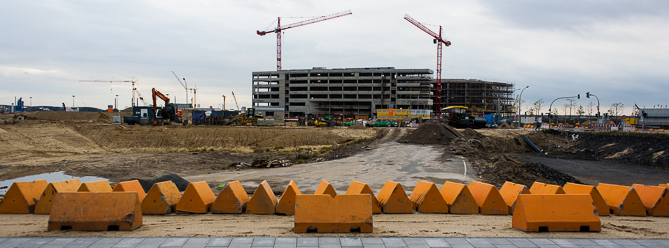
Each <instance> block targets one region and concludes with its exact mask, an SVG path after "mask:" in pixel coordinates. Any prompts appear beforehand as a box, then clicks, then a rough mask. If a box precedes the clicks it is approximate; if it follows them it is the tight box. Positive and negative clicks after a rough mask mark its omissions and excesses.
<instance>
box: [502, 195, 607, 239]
mask: <svg viewBox="0 0 669 248" xmlns="http://www.w3.org/2000/svg"><path fill="white" fill-rule="evenodd" d="M511 226H513V227H514V228H518V229H520V230H523V231H526V232H542V231H543V232H578V231H587V232H593V231H596V232H598V231H601V230H602V224H601V220H600V219H599V215H597V211H596V210H595V205H594V203H593V202H592V197H590V195H565V194H548V195H535V194H521V195H519V196H518V200H517V201H516V208H515V209H514V211H513V217H512V218H511Z"/></svg>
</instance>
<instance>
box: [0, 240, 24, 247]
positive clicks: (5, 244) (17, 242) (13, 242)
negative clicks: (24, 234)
mask: <svg viewBox="0 0 669 248" xmlns="http://www.w3.org/2000/svg"><path fill="white" fill-rule="evenodd" d="M30 240H31V238H11V239H7V240H5V241H4V242H2V243H0V247H2V248H5V247H7V248H9V247H11V248H14V247H17V246H19V245H21V244H23V243H26V242H28V241H30Z"/></svg>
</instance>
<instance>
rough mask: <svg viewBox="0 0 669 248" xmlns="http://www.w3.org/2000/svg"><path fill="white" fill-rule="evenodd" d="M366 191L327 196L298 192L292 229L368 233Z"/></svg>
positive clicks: (369, 217)
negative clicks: (363, 192)
mask: <svg viewBox="0 0 669 248" xmlns="http://www.w3.org/2000/svg"><path fill="white" fill-rule="evenodd" d="M370 198H371V196H370V195H368V194H359V195H352V194H345V195H337V196H335V197H334V198H332V197H330V196H328V195H302V194H300V195H297V196H296V199H295V201H296V204H295V229H294V230H295V232H296V233H306V232H319V233H332V232H335V233H342V232H363V233H371V232H372V231H373V229H374V227H373V221H372V204H371V203H372V201H371V199H370Z"/></svg>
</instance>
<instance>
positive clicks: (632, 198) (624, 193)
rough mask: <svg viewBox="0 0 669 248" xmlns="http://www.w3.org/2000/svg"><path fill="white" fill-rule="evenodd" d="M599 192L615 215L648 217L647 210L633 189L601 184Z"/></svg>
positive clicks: (598, 186)
mask: <svg viewBox="0 0 669 248" xmlns="http://www.w3.org/2000/svg"><path fill="white" fill-rule="evenodd" d="M597 190H598V191H599V193H600V194H602V198H604V201H605V202H606V205H608V206H609V213H612V214H615V215H631V216H646V208H645V207H644V206H643V202H642V201H641V198H640V197H639V194H637V192H636V190H634V188H632V187H628V186H621V185H614V184H606V183H600V184H599V185H597Z"/></svg>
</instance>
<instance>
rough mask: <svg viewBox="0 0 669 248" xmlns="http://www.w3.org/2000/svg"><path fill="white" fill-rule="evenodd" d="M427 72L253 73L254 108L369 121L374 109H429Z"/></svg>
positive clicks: (321, 70)
mask: <svg viewBox="0 0 669 248" xmlns="http://www.w3.org/2000/svg"><path fill="white" fill-rule="evenodd" d="M432 73H433V71H432V70H430V69H395V68H394V67H382V68H346V69H325V68H318V67H315V68H313V69H300V70H280V71H260V72H253V106H254V107H274V108H282V109H284V110H285V113H286V117H298V116H307V115H310V114H313V115H321V116H322V115H332V116H335V115H343V116H369V117H373V116H374V115H375V114H376V110H377V109H387V108H395V109H432V105H433V100H432V98H433V94H434V93H433V91H434V86H433V84H432V81H433V78H432Z"/></svg>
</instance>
